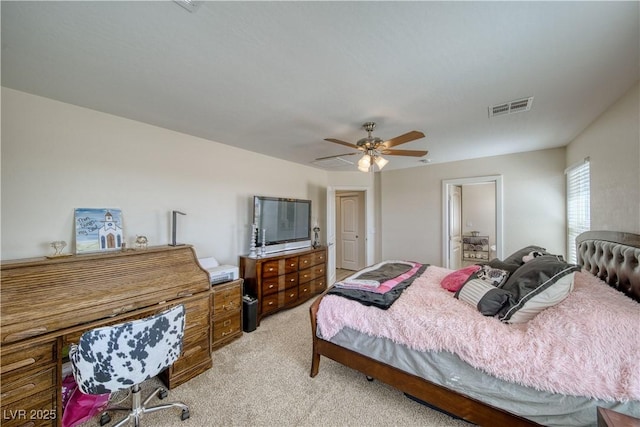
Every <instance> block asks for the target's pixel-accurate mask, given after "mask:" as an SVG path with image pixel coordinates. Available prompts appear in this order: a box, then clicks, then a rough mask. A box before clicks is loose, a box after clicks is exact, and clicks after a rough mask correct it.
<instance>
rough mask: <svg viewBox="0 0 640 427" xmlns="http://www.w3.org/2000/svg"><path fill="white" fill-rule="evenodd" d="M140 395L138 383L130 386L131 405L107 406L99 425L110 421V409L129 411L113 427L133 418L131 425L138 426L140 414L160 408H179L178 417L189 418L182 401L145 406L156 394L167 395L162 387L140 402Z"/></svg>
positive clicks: (120, 425) (161, 397)
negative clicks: (180, 411)
mask: <svg viewBox="0 0 640 427" xmlns="http://www.w3.org/2000/svg"><path fill="white" fill-rule="evenodd" d="M141 395H142V393H141V390H140V385H139V384H136V385H134V386H133V387H131V407H126V406H112V407H107V409H105V410H104V411H103V414H102V416H101V417H100V425H101V426H103V425H105V424H107V423H109V422H110V421H111V417H110V416H109V414H108V412H111V411H128V412H129V415H128V416H127V417H126V418H124V419H122V420H120V421H118V423H116V424H114V425H113V427H122V426H124V425H126V424H127V423H129V421H130V420H133V425H134V426H135V427H140V418H141V416H142V414H145V413H148V412H156V411H160V410H162V409H169V408H181V409H182V414H181V415H180V419H181V420H182V421H184V420H186V419H187V418H189V407H188V406H187V405H185V404H184V403H182V402H170V403H164V404H160V405H155V406H150V407H147V404H148V403H149V402H150V401H151V399H153V398H154V397H155V396H156V395H157V396H158V397H160V399H164V398H165V397H167V391H166V390H165V389H164V388H163V387H158V388H157V389H156V390H155V391H154V392H153V393H151V394H150V395H149V396H148V397H147V398H146V399H145V400H144V402H142V403H141V402H140V401H141V399H142V396H141Z"/></svg>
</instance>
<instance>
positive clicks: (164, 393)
mask: <svg viewBox="0 0 640 427" xmlns="http://www.w3.org/2000/svg"><path fill="white" fill-rule="evenodd" d="M168 395H169V393H168V392H167V390H165V389H162V390H160V391H159V392H158V397H159V398H160V400H162V399H166V398H167V396H168Z"/></svg>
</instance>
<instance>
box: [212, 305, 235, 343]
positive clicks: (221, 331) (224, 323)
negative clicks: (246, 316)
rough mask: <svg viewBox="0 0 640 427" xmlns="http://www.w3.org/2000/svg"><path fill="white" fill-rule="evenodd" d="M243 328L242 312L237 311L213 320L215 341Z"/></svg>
mask: <svg viewBox="0 0 640 427" xmlns="http://www.w3.org/2000/svg"><path fill="white" fill-rule="evenodd" d="M241 328H242V320H241V318H240V313H239V312H238V313H235V314H232V315H230V316H227V317H223V318H221V319H218V320H216V321H214V322H213V342H214V343H215V342H218V341H220V340H223V339H226V338H228V337H230V336H231V335H234V334H237V333H238V332H240V329H241Z"/></svg>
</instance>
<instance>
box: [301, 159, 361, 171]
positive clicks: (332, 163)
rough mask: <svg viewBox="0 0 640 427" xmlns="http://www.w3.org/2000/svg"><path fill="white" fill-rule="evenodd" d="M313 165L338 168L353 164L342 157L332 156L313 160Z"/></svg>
mask: <svg viewBox="0 0 640 427" xmlns="http://www.w3.org/2000/svg"><path fill="white" fill-rule="evenodd" d="M311 163H313V164H314V165H318V166H321V167H323V168H327V169H333V168H339V167H342V166H347V165H353V162H350V161H349V160H346V159H343V158H342V157H333V158H331V159H322V160H314V161H313V162H311Z"/></svg>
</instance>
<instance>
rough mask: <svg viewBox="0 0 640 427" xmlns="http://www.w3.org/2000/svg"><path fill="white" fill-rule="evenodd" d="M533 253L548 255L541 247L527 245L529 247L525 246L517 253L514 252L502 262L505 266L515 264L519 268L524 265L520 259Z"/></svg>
mask: <svg viewBox="0 0 640 427" xmlns="http://www.w3.org/2000/svg"><path fill="white" fill-rule="evenodd" d="M533 251H536V252H542V253H543V254H545V255H550V254H549V252H547V250H546V249H545V248H543V247H540V246H536V245H529V246H525V247H524V248H522V249H520V250H518V251H515V252H514V253H512V254H511V255H509V256H508V257H506V258H505V259H504V260H503V261H502V262H504V263H505V264H516V265H518V266H520V265H522V264H524V261H523V260H522V257H524V256H525V255H529V254H530V253H531V252H533Z"/></svg>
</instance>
